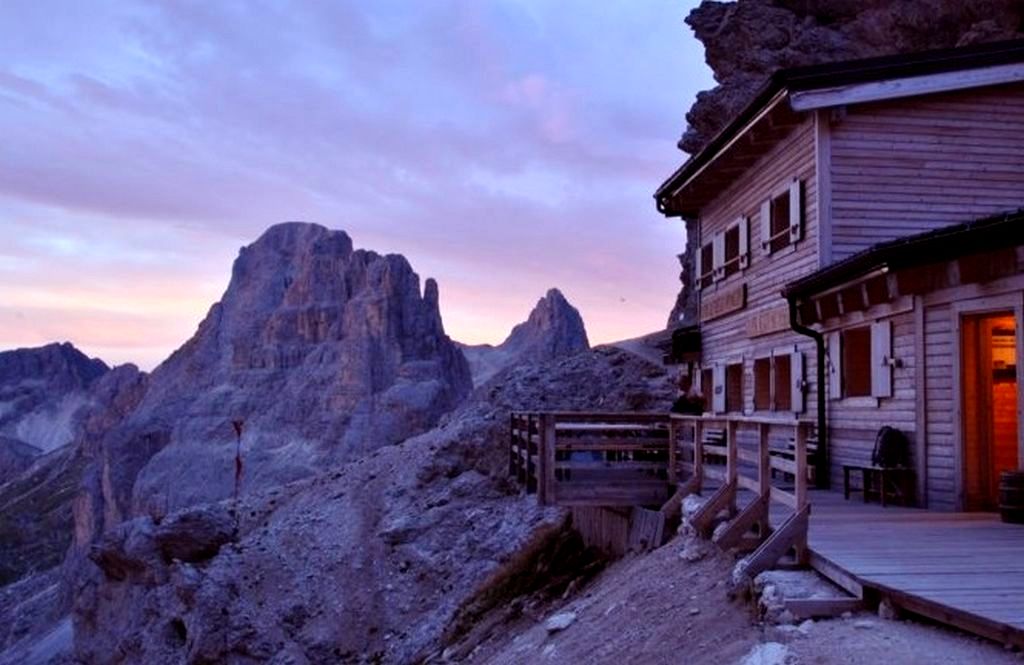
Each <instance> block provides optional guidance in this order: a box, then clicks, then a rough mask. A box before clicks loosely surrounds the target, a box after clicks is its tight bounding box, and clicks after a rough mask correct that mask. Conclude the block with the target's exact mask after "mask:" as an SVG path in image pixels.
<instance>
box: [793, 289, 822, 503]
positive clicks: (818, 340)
mask: <svg viewBox="0 0 1024 665" xmlns="http://www.w3.org/2000/svg"><path fill="white" fill-rule="evenodd" d="M784 297H785V296H784ZM786 302H788V303H789V327H790V328H792V329H793V332H795V333H797V334H800V335H803V336H805V337H810V338H811V339H813V340H814V343H815V346H816V348H817V352H818V361H817V364H816V366H817V369H818V454H817V456H816V461H817V469H816V473H815V477H816V478H817V485H818V488H819V489H828V488H829V485H830V484H831V482H830V473H829V458H830V457H831V450H830V447H829V442H828V422H827V419H826V415H825V336H824V335H823V334H822V333H820V332H818V331H817V330H814V329H813V328H808V327H807V326H805V325H802V324H801V323H800V322H799V321H798V320H797V313H796V302H795V301H794V300H793V299H791V298H788V297H786Z"/></svg>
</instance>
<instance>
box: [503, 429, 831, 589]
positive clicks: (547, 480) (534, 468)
mask: <svg viewBox="0 0 1024 665" xmlns="http://www.w3.org/2000/svg"><path fill="white" fill-rule="evenodd" d="M812 428H813V426H812V423H810V422H807V421H800V420H778V419H766V418H749V417H742V416H715V415H700V416H697V415H679V414H666V413H592V412H586V413H578V412H543V413H527V412H516V413H513V414H512V417H511V421H510V437H509V473H510V474H511V475H513V476H515V477H517V478H518V479H519V481H520V483H521V484H522V485H523V486H524V487H525V488H526V491H527V492H529V493H536V495H537V498H538V500H539V501H540V502H541V503H542V504H546V505H547V504H554V505H561V506H570V507H573V508H583V507H603V508H625V507H635V508H644V509H654V510H658V511H659V512H660V513H661V515H662V516H664V518H665V519H674V517H677V516H678V513H679V508H680V505H681V503H682V500H683V498H685V497H686V496H687V495H690V494H701V495H703V496H705V497H706V500H705V502H704V503H703V504H702V506H701V507H700V508H699V509H698V510H697V511H696V512H695V513H693V514H692V515H691V516H690V517H689V520H688V522H689V524H690V526H691V527H692V528H693V529H694V530H696V531H697V532H698V533H699V534H701V535H702V536H704V537H710V536H711V532H712V530H715V531H716V532H715V535H714V540H715V542H716V543H718V544H719V545H721V546H722V547H723V548H732V547H740V548H743V549H752V550H755V552H754V554H753V555H752V556H751V558H750V559H749V560H748V570H750V571H751V574H756V573H757V572H760V570H764V569H766V568H768V567H771V566H772V565H774V564H775V563H776V562H777V561H778V559H779V558H780V557H781V556H783V555H784V554H785V553H786V552H789V551H794V553H795V555H796V558H797V560H798V561H800V560H802V559H804V558H805V554H806V545H807V526H808V521H809V517H810V503H809V501H808V494H807V490H808V478H809V476H810V474H811V473H812V472H813V469H814V465H813V463H810V462H809V457H811V456H812V455H813V454H815V452H816V447H817V446H816V440H815V439H814V437H813V435H812V433H813V429H812ZM741 492H745V493H744V494H743V495H742V496H743V497H744V499H749V500H747V501H746V503H745V505H743V506H742V507H740V506H739V504H738V498H739V497H740V494H741ZM751 496H752V498H751ZM772 502H776V503H779V504H782V505H784V506H785V507H787V508H788V509H790V510H791V511H792V513H791V515H790V516H789V517H788V518H787V519H786V520H785V522H784V523H783V524H782V525H781V526H780V527H779V528H778V529H776V530H775V531H774V532H773V531H772V530H771V528H770V523H769V510H770V507H771V504H772ZM723 517H724V518H725V520H726V524H727V526H725V527H724V528H719V529H715V527H716V525H717V524H718V523H720V522H721V521H722V519H723Z"/></svg>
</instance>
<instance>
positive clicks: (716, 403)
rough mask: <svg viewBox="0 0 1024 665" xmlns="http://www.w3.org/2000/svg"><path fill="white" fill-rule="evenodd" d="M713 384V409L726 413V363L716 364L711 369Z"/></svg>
mask: <svg viewBox="0 0 1024 665" xmlns="http://www.w3.org/2000/svg"><path fill="white" fill-rule="evenodd" d="M711 375H712V380H713V386H712V392H711V410H712V411H714V412H715V413H725V365H722V364H721V363H719V364H717V365H715V367H714V369H712V370H711Z"/></svg>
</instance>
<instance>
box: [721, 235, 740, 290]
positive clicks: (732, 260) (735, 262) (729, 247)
mask: <svg viewBox="0 0 1024 665" xmlns="http://www.w3.org/2000/svg"><path fill="white" fill-rule="evenodd" d="M724 268H725V275H724V276H725V277H729V276H731V275H735V274H736V273H738V272H739V271H740V227H739V226H738V225H737V226H733V227H731V228H730V229H729V230H727V231H726V232H725V266H724Z"/></svg>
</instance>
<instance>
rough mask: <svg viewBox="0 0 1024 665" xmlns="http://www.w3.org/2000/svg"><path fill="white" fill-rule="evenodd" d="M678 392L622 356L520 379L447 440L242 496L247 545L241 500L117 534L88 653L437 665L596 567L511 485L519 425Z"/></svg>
mask: <svg viewBox="0 0 1024 665" xmlns="http://www.w3.org/2000/svg"><path fill="white" fill-rule="evenodd" d="M673 394H674V388H673V386H672V383H671V381H670V379H669V377H668V376H667V375H666V374H665V372H664V370H663V369H662V368H660V367H657V366H653V365H650V364H647V363H646V362H644V361H642V360H641V359H639V358H637V357H636V356H634V355H632V354H630V353H627V352H623V351H620V350H617V349H611V348H601V349H596V350H594V351H591V352H584V353H577V354H575V355H572V356H569V357H565V358H562V359H558V360H553V361H549V362H547V363H544V364H541V365H521V366H517V367H514V368H510V369H508V370H506V371H505V372H503V373H502V375H501V376H500V377H496V378H495V380H494V381H493V382H492V383H490V384H488V385H486V386H483V387H482V388H480V389H478V390H477V391H475V392H474V394H473V395H472V396H471V398H470V399H469V400H468V401H467V402H466V403H465V404H464V405H463V406H461V407H459V408H458V409H457V410H456V411H455V412H454V413H452V414H451V415H450V416H447V417H446V418H445V419H444V421H443V422H442V424H441V425H440V426H439V427H438V428H437V429H434V430H432V431H430V432H428V433H425V434H423V435H421V436H418V437H414V438H412V439H409V440H407V441H404V442H402V443H400V444H398V445H395V446H387V447H384V448H381V449H379V450H378V451H376V452H374V453H372V454H370V455H368V456H366V457H363V458H362V459H361V460H359V461H358V462H355V463H350V464H346V465H342V466H340V467H337V468H335V469H333V470H330V471H328V472H326V473H324V474H321V475H318V476H316V477H314V478H311V479H308V480H302V481H297V482H295V483H292V484H290V485H287V486H283V487H279V488H276V489H273V490H269V491H267V492H262V493H259V494H250V495H248V496H247V497H245V498H244V499H243V501H244V505H243V508H242V510H241V511H240V514H241V523H240V527H239V529H238V531H237V532H236V531H235V528H234V525H233V522H232V519H231V515H230V503H229V502H224V503H220V504H207V505H205V506H201V507H196V508H190V509H186V510H184V511H182V512H179V513H174V514H171V515H169V516H166V517H161V518H158V519H153V518H151V517H149V516H143V517H139V518H137V519H134V520H131V521H128V522H126V523H123V524H122V525H120V526H118V527H117V528H116V529H113V530H110V531H109V532H108V533H107V535H106V536H105V537H104V538H103V539H102V541H101V542H100V543H99V545H98V546H97V547H96V548H95V549H94V550H93V551H92V553H91V561H93V562H94V563H95V567H93V568H92V569H91V570H92V574H91V576H90V577H89V578H88V579H87V581H85V582H84V583H83V584H82V585H81V586H80V588H79V590H78V597H77V600H76V608H75V613H74V621H75V639H76V655H77V657H78V658H79V659H81V660H82V661H83V662H99V661H100V660H102V661H103V662H109V663H128V662H133V663H135V662H146V663H179V662H194V663H201V662H202V663H212V662H238V663H242V662H294V663H319V662H346V663H347V662H367V663H370V662H375V663H376V662H382V663H409V662H422V661H425V660H428V659H431V662H435V660H434V659H439V658H441V655H442V652H443V651H444V649H445V647H446V645H448V644H449V643H451V642H454V641H456V640H458V639H459V638H462V637H465V635H464V634H465V631H466V630H468V629H469V628H470V627H471V626H472V624H473V623H474V621H475V620H476V618H477V617H478V616H480V615H481V614H482V613H485V612H487V610H489V609H491V608H494V607H496V606H503V605H504V604H507V603H511V604H517V603H518V604H517V605H516V606H517V607H519V608H520V610H521V611H529V607H528V601H527V605H526V606H524V605H523V604H522V603H523V602H524V601H523V600H521V598H522V594H524V593H529V592H531V591H537V590H538V589H542V588H543V589H546V591H545V593H549V594H550V593H554V594H557V595H560V594H561V593H562V592H563V590H564V589H565V588H566V584H568V583H569V581H570V580H571V579H572V577H571V576H569V577H566V576H564V575H563V573H566V574H570V575H571V574H576V575H578V574H580V571H581V570H584V569H586V570H592V569H590V568H587V567H586V566H585V565H584V564H583V563H582V562H583V561H586V560H588V559H587V558H586V557H588V556H589V555H588V554H587V553H586V552H583V551H581V548H580V546H579V544H578V542H575V541H573V539H572V536H571V535H570V534H569V533H568V532H567V531H566V523H565V515H564V513H562V512H559V511H558V510H555V509H547V510H541V509H539V508H538V507H537V505H536V500H535V498H534V497H532V496H531V497H524V496H520V495H519V493H518V490H517V488H516V487H514V486H511V485H510V484H509V482H508V480H507V479H506V473H507V459H506V452H505V451H506V448H505V437H506V436H507V429H508V414H509V411H510V410H512V409H520V408H527V409H530V408H533V409H565V410H571V409H608V410H624V409H641V410H647V409H650V410H656V409H667V408H668V405H669V404H670V402H671V399H672V397H673ZM574 542H575V544H574ZM559 566H564V569H559ZM516 598H520V600H514V599H516ZM524 608H525V609H524Z"/></svg>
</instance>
